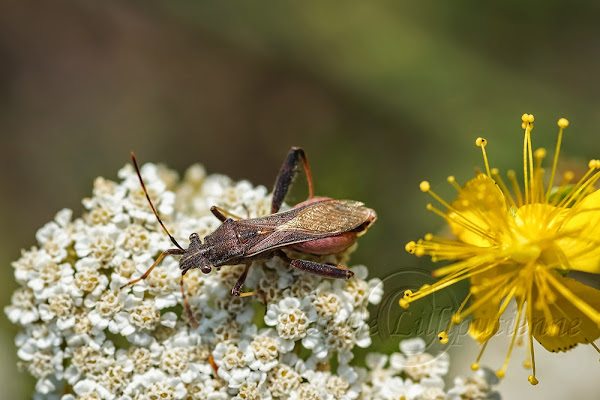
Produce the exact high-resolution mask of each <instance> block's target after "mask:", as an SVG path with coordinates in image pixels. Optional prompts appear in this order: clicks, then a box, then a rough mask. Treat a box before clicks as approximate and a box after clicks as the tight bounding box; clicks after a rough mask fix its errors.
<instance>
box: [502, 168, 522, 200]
mask: <svg viewBox="0 0 600 400" xmlns="http://www.w3.org/2000/svg"><path fill="white" fill-rule="evenodd" d="M506 176H508V180H509V181H510V186H512V189H513V192H514V193H515V196H517V202H518V204H519V207H521V206H522V205H523V195H522V194H521V187H520V186H519V181H518V180H517V174H516V173H515V171H513V170H512V169H509V170H508V171H507V172H506Z"/></svg>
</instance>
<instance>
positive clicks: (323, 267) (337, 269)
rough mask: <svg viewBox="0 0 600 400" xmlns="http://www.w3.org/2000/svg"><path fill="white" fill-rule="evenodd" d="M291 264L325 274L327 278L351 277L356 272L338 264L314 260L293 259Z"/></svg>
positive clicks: (314, 272) (321, 274) (308, 270)
mask: <svg viewBox="0 0 600 400" xmlns="http://www.w3.org/2000/svg"><path fill="white" fill-rule="evenodd" d="M290 264H291V265H292V266H293V267H295V268H298V269H301V270H302V271H305V272H310V273H311V274H315V275H320V276H324V277H325V278H333V279H350V278H352V277H353V276H354V272H352V271H350V270H349V269H348V268H346V267H343V266H341V265H337V264H322V263H318V262H314V261H308V260H298V259H293V260H292V261H291V262H290Z"/></svg>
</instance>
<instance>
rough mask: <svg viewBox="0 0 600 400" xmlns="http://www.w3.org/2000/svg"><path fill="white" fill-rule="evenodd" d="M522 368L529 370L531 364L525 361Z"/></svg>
mask: <svg viewBox="0 0 600 400" xmlns="http://www.w3.org/2000/svg"><path fill="white" fill-rule="evenodd" d="M523 367H524V368H528V369H529V368H531V362H529V361H525V362H524V363H523Z"/></svg>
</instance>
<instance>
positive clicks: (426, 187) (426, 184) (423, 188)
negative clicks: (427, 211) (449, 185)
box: [419, 181, 431, 192]
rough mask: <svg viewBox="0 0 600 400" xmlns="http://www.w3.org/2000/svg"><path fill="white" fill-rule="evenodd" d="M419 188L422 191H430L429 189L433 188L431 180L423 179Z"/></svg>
mask: <svg viewBox="0 0 600 400" xmlns="http://www.w3.org/2000/svg"><path fill="white" fill-rule="evenodd" d="M419 188H420V189H421V191H422V192H429V189H431V185H430V184H429V182H427V181H423V182H421V183H420V184H419Z"/></svg>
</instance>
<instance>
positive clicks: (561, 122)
mask: <svg viewBox="0 0 600 400" xmlns="http://www.w3.org/2000/svg"><path fill="white" fill-rule="evenodd" d="M568 125H569V121H567V120H566V119H565V118H561V119H559V120H558V126H559V127H560V129H559V130H558V140H557V141H556V150H555V151H554V161H553V162H552V173H550V181H549V182H548V191H547V192H546V202H548V199H549V198H550V191H551V190H552V186H553V185H554V176H555V174H556V166H557V165H558V155H559V154H560V146H561V144H562V136H563V129H564V128H566V127H567V126H568Z"/></svg>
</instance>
